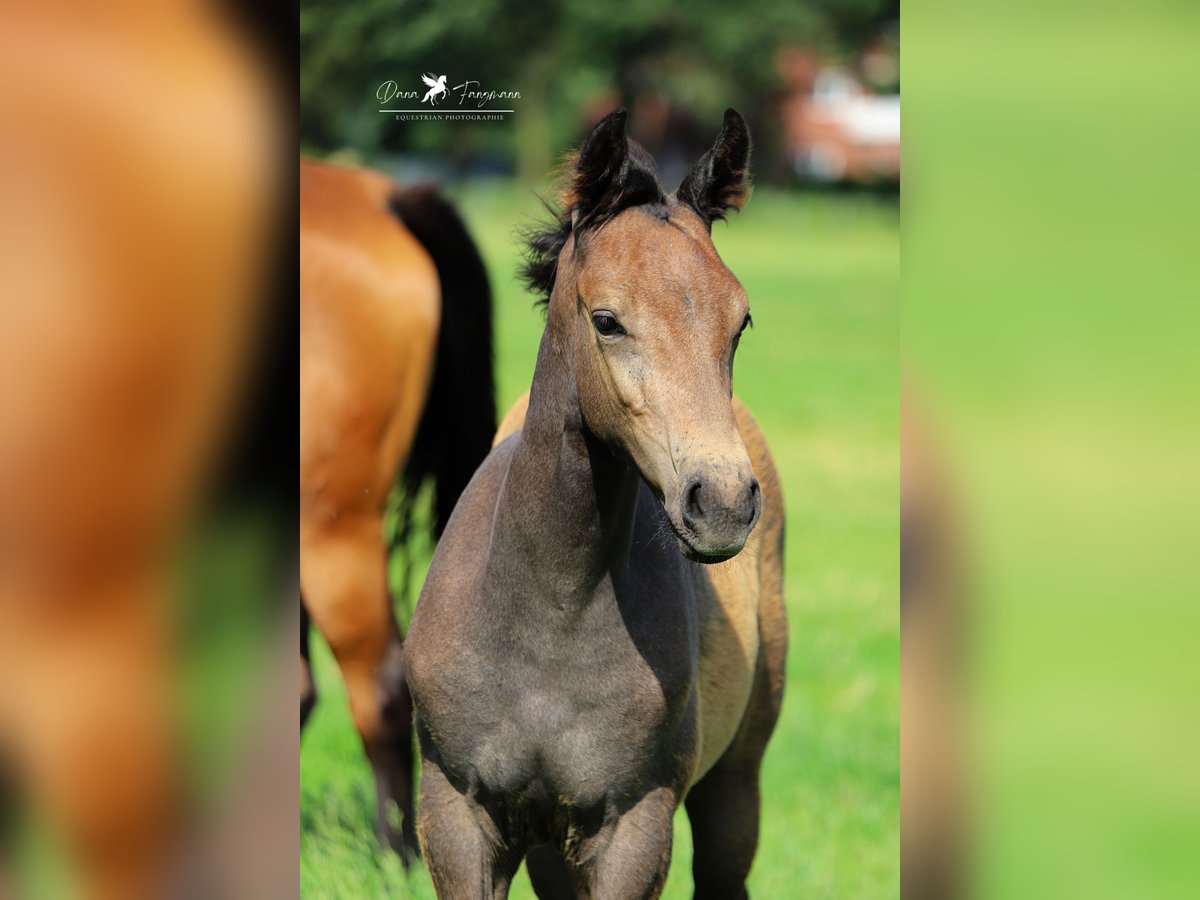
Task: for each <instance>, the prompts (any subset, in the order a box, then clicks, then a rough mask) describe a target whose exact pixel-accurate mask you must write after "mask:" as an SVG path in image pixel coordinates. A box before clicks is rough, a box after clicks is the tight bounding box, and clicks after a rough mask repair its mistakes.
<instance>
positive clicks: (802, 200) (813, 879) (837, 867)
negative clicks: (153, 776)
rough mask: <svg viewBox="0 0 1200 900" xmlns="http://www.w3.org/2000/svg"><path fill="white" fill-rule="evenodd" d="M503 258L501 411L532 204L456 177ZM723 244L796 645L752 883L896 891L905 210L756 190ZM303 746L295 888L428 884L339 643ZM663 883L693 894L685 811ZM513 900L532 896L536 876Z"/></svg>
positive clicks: (496, 257) (524, 367)
mask: <svg viewBox="0 0 1200 900" xmlns="http://www.w3.org/2000/svg"><path fill="white" fill-rule="evenodd" d="M455 193H456V196H457V198H458V199H459V201H460V202H461V204H462V206H463V209H464V213H465V215H466V217H467V218H468V221H469V224H470V226H471V228H472V231H473V233H474V234H475V236H476V239H477V240H478V241H479V243H480V245H481V248H482V250H483V252H484V255H485V257H486V258H487V262H488V265H489V268H490V270H491V276H492V283H493V288H494V290H495V294H496V320H497V335H496V358H497V383H498V392H499V398H498V399H499V402H500V407H501V410H502V411H503V409H505V408H507V405H508V404H509V403H511V402H512V400H513V399H514V398H515V397H517V396H518V395H519V394H520V393H521V392H523V391H524V390H526V389H527V388H528V387H529V382H530V378H531V376H532V373H533V365H534V358H535V355H536V351H537V345H538V340H539V338H540V334H541V328H542V318H541V314H540V313H539V312H537V311H535V310H534V309H533V308H532V298H531V297H530V296H529V295H528V294H527V293H525V292H524V291H523V289H522V288H521V287H520V285H518V284H517V282H516V281H515V280H514V277H513V273H514V270H515V269H516V265H517V261H518V255H519V247H518V245H517V243H516V241H515V239H514V237H513V229H514V227H515V226H518V225H520V224H522V223H523V222H526V221H527V220H528V217H529V216H531V215H534V214H536V213H537V211H538V206H537V202H536V200H535V199H534V197H533V196H532V195H531V194H528V193H527V192H520V191H516V190H515V189H513V188H511V187H509V186H506V185H495V186H491V185H489V186H482V187H481V186H471V187H470V189H469V190H468V189H463V190H460V191H457V192H455ZM714 240H715V241H716V244H717V248H718V249H719V250H720V252H721V254H722V256H723V257H724V259H725V261H726V262H727V263H728V265H729V266H730V268H731V269H732V270H733V271H734V272H735V273H736V274H737V275H738V277H739V278H740V279H741V281H742V283H743V285H744V286H745V287H746V290H747V291H748V293H749V295H750V300H751V308H752V310H753V313H754V322H755V325H754V328H753V330H752V331H750V332H748V333H747V334H746V336H745V337H744V338H743V341H742V345H741V349H740V350H739V352H738V361H737V370H736V373H735V378H734V385H735V389H736V390H737V391H738V393H739V394H740V395H741V396H742V397H743V398H744V399H745V400H746V402H747V403H748V404H749V405H750V407H751V408H752V409H753V410H754V412H755V414H756V415H757V417H758V419H759V421H760V423H761V424H762V426H763V428H764V430H765V431H766V434H767V437H768V439H769V440H770V442H771V446H772V449H773V451H774V453H775V458H776V462H777V464H778V467H779V470H780V472H781V474H782V478H783V486H784V492H785V495H786V498H787V504H788V509H787V581H786V592H787V601H788V611H789V617H790V619H789V626H790V633H791V645H790V650H789V657H788V683H787V695H786V699H785V701H784V707H783V716H782V719H781V721H780V724H779V727H778V729H777V730H776V732H775V737H774V739H773V741H772V744H771V746H770V748H769V750H768V752H767V757H766V763H765V766H764V771H763V818H762V837H761V841H760V843H759V850H758V856H757V859H756V862H755V865H754V870H753V872H752V873H751V878H750V891H751V894H752V895H754V896H755V897H757V898H760V900H762V898H769V900H773V898H781V900H787V898H794V897H805V898H825V897H828V898H839V900H840V898H871V900H877V898H889V897H898V896H899V893H900V863H899V826H898V821H899V810H900V764H899V749H900V748H899V741H900V713H899V671H898V667H899V650H900V632H899V625H900V613H899V603H898V596H899V508H898V497H899V489H898V475H897V469H898V449H897V431H898V425H899V307H898V297H899V287H900V285H899V269H900V266H899V264H900V233H899V213H898V210H897V209H896V207H895V206H894V205H891V204H887V203H884V202H879V201H876V200H873V199H870V198H863V197H850V196H813V195H803V194H800V195H794V194H783V193H778V192H772V191H769V190H766V189H762V190H759V191H757V192H756V193H755V195H754V198H753V199H752V200H751V202H750V204H749V206H748V207H747V208H746V211H745V212H744V213H742V214H741V215H740V216H735V217H733V219H732V221H731V222H729V223H728V224H725V225H721V224H718V225H717V226H716V228H715V229H714ZM316 644H317V645H318V646H315V647H314V655H315V667H316V678H317V680H318V684H319V688H320V692H321V694H320V695H321V700H320V703H319V705H318V707H317V710H316V712H315V713H314V714H313V718H312V720H311V721H310V723H309V726H308V729H307V730H306V733H305V735H304V741H303V747H302V752H301V783H300V788H301V888H302V892H303V895H304V896H305V897H306V898H310V900H316V898H362V897H370V898H375V897H383V896H392V897H397V896H398V897H416V898H431V897H433V896H434V895H433V890H432V888H431V886H430V883H429V878H428V876H427V875H426V873H425V872H424V870H423V869H418V870H416V871H415V872H414V874H412V875H411V876H409V877H407V878H406V877H405V875H404V874H403V873H402V871H401V869H400V866H399V864H398V863H397V862H396V860H395V858H393V857H391V856H390V855H385V854H381V853H379V852H378V851H377V850H376V849H375V842H374V836H373V828H372V821H373V816H374V789H373V787H372V783H371V776H370V771H369V769H368V767H367V764H366V761H365V759H364V757H363V755H362V751H361V749H360V745H359V742H358V738H357V735H356V734H355V733H354V731H353V728H352V726H351V724H350V720H349V716H348V713H347V710H346V705H345V699H344V695H343V693H342V690H341V684H340V682H339V679H338V677H337V672H336V669H335V667H334V664H333V663H332V661H331V658H330V656H329V653H328V651H327V649H326V648H325V647H324V646H323V645H320V642H319V641H318V642H316ZM676 821H677V824H676V832H675V851H674V857H673V861H672V866H671V874H670V877H669V878H668V881H667V887H666V892H665V894H664V896H665V897H669V898H683V897H690V896H691V887H692V883H691V871H690V869H691V866H690V863H691V844H690V839H689V835H688V828H687V819H686V817H685V816H683V815H682V814H681V815H680V816H678V817H677V820H676ZM512 896H513V897H516V898H529V897H532V896H533V894H532V891H530V889H529V886H528V881H527V879H526V878H525V875H524V872H523V871H522V873H520V874H519V875H518V879H517V882H516V884H515V886H514V889H513V892H512Z"/></svg>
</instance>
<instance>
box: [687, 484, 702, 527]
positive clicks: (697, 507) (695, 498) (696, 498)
mask: <svg viewBox="0 0 1200 900" xmlns="http://www.w3.org/2000/svg"><path fill="white" fill-rule="evenodd" d="M703 491H704V485H703V484H702V483H701V481H700V479H699V478H693V479H692V480H691V481H689V482H688V486H687V490H686V491H685V492H684V502H683V515H684V518H685V519H687V520H688V523H689V524H692V523H695V522H698V521H700V520H701V519H703V518H704V507H703V506H702V505H701V503H700V495H701V494H702V493H703Z"/></svg>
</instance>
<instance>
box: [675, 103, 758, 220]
mask: <svg viewBox="0 0 1200 900" xmlns="http://www.w3.org/2000/svg"><path fill="white" fill-rule="evenodd" d="M749 165H750V129H748V128H747V127H746V120H745V119H743V118H742V115H741V113H739V112H738V111H737V110H736V109H727V110H725V122H724V124H723V125H722V126H721V133H720V134H719V135H717V142H716V143H715V144H713V145H712V148H711V149H710V150H709V151H708V152H707V153H705V154H704V155H703V156H702V157H700V161H699V162H697V163H696V165H694V166H692V170H691V171H690V172H688V174H687V177H685V178H684V179H683V184H681V185H679V190H677V191H676V192H675V196H676V197H677V198H678V199H679V200H681V201H682V202H684V203H686V204H687V205H688V206H690V207H691V208H692V209H694V210H695V211H696V212H697V213H699V214H700V218H702V219H703V220H704V221H705V224H707V225H708V226H709V228H711V227H712V223H713V222H714V221H716V220H717V219H724V218H725V212H726V210H729V209H737V210H740V209H741V208H742V207H743V206H745V205H746V201H747V200H749V199H750V173H749V171H748V169H749Z"/></svg>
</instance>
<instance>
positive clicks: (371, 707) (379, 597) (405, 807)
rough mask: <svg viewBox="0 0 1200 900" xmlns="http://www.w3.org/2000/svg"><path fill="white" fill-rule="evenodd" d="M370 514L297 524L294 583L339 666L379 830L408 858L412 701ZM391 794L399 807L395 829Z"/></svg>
mask: <svg viewBox="0 0 1200 900" xmlns="http://www.w3.org/2000/svg"><path fill="white" fill-rule="evenodd" d="M382 533H383V532H382V522H381V520H380V518H379V517H378V516H376V515H374V514H371V515H351V516H342V517H340V518H339V519H338V520H337V521H336V522H334V523H330V524H322V525H316V526H313V525H310V526H308V527H305V526H304V525H303V523H302V527H301V554H300V584H301V591H302V593H303V595H304V602H305V604H306V605H307V607H308V611H309V613H310V614H311V615H312V619H313V622H314V623H315V624H316V625H317V627H318V628H319V629H320V630H321V633H322V634H323V635H324V636H325V639H326V640H327V641H328V642H329V646H330V648H331V649H332V650H333V655H334V657H335V658H336V659H337V661H338V665H339V667H340V668H341V670H342V677H343V679H344V680H345V683H346V694H347V697H348V699H349V702H350V714H351V716H352V717H353V719H354V726H355V728H357V729H358V733H359V734H360V735H361V736H362V739H363V745H364V747H365V748H366V751H367V758H368V759H369V760H370V762H371V768H372V769H373V770H374V773H375V787H376V792H377V795H378V800H379V810H378V821H377V831H378V833H379V837H380V840H381V841H384V842H385V843H388V844H390V845H391V846H392V848H393V849H395V850H396V851H397V852H398V853H399V854H400V856H401V858H402V859H403V860H404V861H405V862H406V863H407V862H408V858H409V853H410V852H415V851H416V847H417V842H416V831H415V827H414V821H413V818H414V817H413V802H412V794H413V792H412V771H413V751H412V701H411V699H410V697H409V694H408V686H407V684H406V683H405V681H404V654H403V650H402V649H401V645H400V632H399V629H398V628H397V626H396V620H395V617H394V616H393V613H392V605H391V600H390V598H389V596H388V591H387V583H386V575H385V572H386V559H385V557H386V550H385V548H384V544H383V538H382ZM389 801H394V802H395V803H396V805H397V806H398V807H399V809H400V813H401V815H402V818H403V821H402V826H401V828H402V830H401V833H400V834H399V835H397V834H396V833H395V831H394V830H393V829H392V827H391V825H390V823H389V821H388V805H389Z"/></svg>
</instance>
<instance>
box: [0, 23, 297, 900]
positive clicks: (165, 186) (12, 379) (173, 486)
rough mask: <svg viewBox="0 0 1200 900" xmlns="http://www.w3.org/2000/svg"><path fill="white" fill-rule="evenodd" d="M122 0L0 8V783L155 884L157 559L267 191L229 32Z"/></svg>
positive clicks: (100, 888)
mask: <svg viewBox="0 0 1200 900" xmlns="http://www.w3.org/2000/svg"><path fill="white" fill-rule="evenodd" d="M133 7H134V5H132V4H123V5H120V7H119V8H117V7H115V6H114V7H113V8H106V9H105V10H103V11H100V10H96V9H91V10H86V11H85V10H82V9H81V8H76V7H71V8H67V6H66V4H59V3H45V4H28V5H15V6H14V5H8V6H7V7H6V9H5V12H4V16H3V24H2V25H0V120H2V121H3V122H4V127H3V136H0V196H2V197H3V198H4V200H3V202H0V298H3V299H2V300H0V423H2V424H0V768H2V769H4V770H5V771H3V772H0V780H5V781H8V779H9V777H11V784H12V785H13V786H14V787H19V788H20V791H19V794H18V796H16V797H14V799H20V800H26V799H27V800H29V801H32V802H33V803H35V804H36V805H37V807H38V809H39V811H40V813H41V816H42V817H43V820H44V821H47V822H49V823H50V824H51V825H52V827H53V828H54V830H55V833H56V835H57V836H58V837H59V838H60V839H61V841H62V843H63V846H64V848H65V850H66V851H67V854H68V856H69V858H70V860H71V862H72V864H73V866H74V868H76V869H77V876H78V884H79V887H80V888H81V889H82V891H83V893H84V896H86V897H89V898H97V900H109V898H111V900H141V898H150V897H161V896H164V895H167V894H168V893H170V892H169V891H168V890H167V888H166V887H165V885H166V884H167V883H168V881H170V880H171V878H172V876H171V875H170V874H169V873H168V870H170V869H171V868H172V865H171V860H172V859H173V858H174V857H175V856H176V855H177V854H178V853H179V852H180V846H181V844H182V843H183V842H184V837H183V832H184V830H185V825H186V819H187V816H186V815H185V813H186V807H187V804H186V802H185V796H184V795H185V790H184V785H183V780H182V778H181V774H182V771H183V768H184V766H183V761H182V760H181V759H180V755H179V752H178V751H179V749H180V745H181V740H180V735H179V733H178V732H177V729H176V726H177V721H176V719H177V714H178V707H179V704H180V696H179V695H178V693H177V691H176V688H177V686H178V685H177V682H178V675H179V668H178V665H177V663H176V660H175V655H176V652H177V650H178V647H177V644H176V640H175V637H176V634H175V628H174V627H173V625H174V624H175V622H174V616H173V611H174V610H175V609H176V607H177V604H178V595H179V593H180V592H179V589H178V588H179V585H178V573H177V567H176V566H175V565H174V562H175V559H176V557H177V554H178V549H179V543H180V539H181V536H183V535H185V534H187V533H188V532H189V531H190V529H191V527H192V524H193V522H194V519H195V517H196V513H197V508H198V506H199V502H200V500H201V499H202V498H203V496H204V493H205V489H206V486H207V485H208V484H209V482H208V480H207V476H208V475H209V474H211V473H210V470H211V469H212V467H213V465H214V460H215V459H216V458H217V451H218V449H219V446H220V444H221V442H222V440H223V438H222V435H223V434H225V433H226V431H227V429H228V428H229V426H230V425H231V419H232V416H233V415H234V414H235V411H236V406H235V401H236V400H237V399H238V398H239V396H240V395H243V394H244V393H245V392H246V386H245V382H246V375H247V371H248V366H249V363H250V361H251V359H252V357H251V353H252V352H254V348H253V345H252V338H253V335H254V333H255V331H256V327H257V326H256V324H255V323H256V319H258V318H259V316H260V314H261V311H262V303H261V302H260V300H261V279H262V275H263V270H264V268H265V267H266V265H267V259H268V257H267V254H266V251H267V250H268V241H267V238H268V226H269V223H270V220H271V214H270V209H271V207H272V205H273V204H274V203H275V202H276V198H277V196H278V195H277V192H276V190H275V186H276V180H275V178H274V177H273V172H274V171H275V166H274V156H273V151H274V141H275V139H274V137H273V136H272V128H273V123H274V121H275V118H274V116H273V115H272V108H271V96H270V94H269V92H268V88H267V87H266V85H265V84H264V80H263V78H262V73H261V72H260V71H259V63H258V61H257V60H254V59H252V58H251V57H250V54H249V53H248V52H247V48H246V46H245V44H244V40H242V39H240V38H239V37H238V36H237V35H235V34H233V33H231V31H230V29H229V27H228V23H227V22H225V21H224V20H223V19H221V18H218V17H217V16H216V15H214V14H213V12H212V11H211V10H210V9H208V8H207V5H205V4H190V3H184V4H162V5H160V6H158V7H155V9H154V14H153V15H149V14H146V15H143V13H146V12H147V11H146V10H142V9H140V8H139V9H135V8H133ZM67 109H70V110H71V112H70V114H60V113H61V112H62V111H64V110H67ZM56 110H57V111H59V112H57V113H56V112H55V111H56ZM5 837H7V835H5ZM4 876H5V873H4V872H3V860H2V859H0V882H2V881H4V880H5V879H4ZM6 888H7V886H6V885H5V884H0V895H4V896H11V894H10V893H9V892H8V890H7V889H6Z"/></svg>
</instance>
